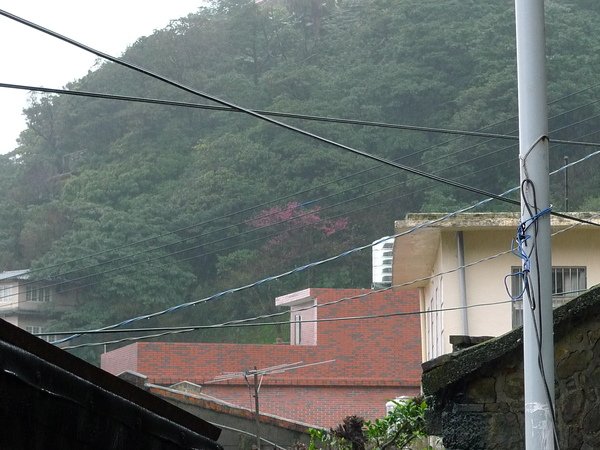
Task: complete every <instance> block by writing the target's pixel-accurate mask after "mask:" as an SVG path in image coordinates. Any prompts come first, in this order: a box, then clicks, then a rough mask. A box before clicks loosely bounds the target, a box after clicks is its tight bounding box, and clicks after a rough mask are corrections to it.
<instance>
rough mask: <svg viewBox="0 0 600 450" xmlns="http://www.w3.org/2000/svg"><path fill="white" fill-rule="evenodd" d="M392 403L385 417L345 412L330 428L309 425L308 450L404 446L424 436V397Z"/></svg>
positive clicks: (357, 449)
mask: <svg viewBox="0 0 600 450" xmlns="http://www.w3.org/2000/svg"><path fill="white" fill-rule="evenodd" d="M394 405H395V406H394V408H393V409H392V410H391V411H390V412H388V414H387V415H386V416H385V417H383V418H380V419H375V420H374V421H364V420H363V419H361V418H360V417H356V416H348V417H346V418H345V419H344V421H343V423H342V424H340V425H338V426H337V427H336V428H333V429H331V430H329V431H325V430H322V429H312V428H311V429H310V430H309V433H310V445H309V450H316V449H318V448H326V449H330V450H361V449H376V450H385V449H387V448H395V449H404V448H408V447H409V446H410V444H411V443H414V442H415V441H416V440H418V439H421V438H423V437H425V436H426V433H425V410H426V409H427V405H426V403H425V400H423V399H422V398H412V399H409V400H407V401H402V402H398V401H394Z"/></svg>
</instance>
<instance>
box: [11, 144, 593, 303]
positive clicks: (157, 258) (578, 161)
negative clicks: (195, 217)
mask: <svg viewBox="0 0 600 450" xmlns="http://www.w3.org/2000/svg"><path fill="white" fill-rule="evenodd" d="M501 150H503V149H501ZM492 153H494V152H492ZM596 154H597V152H596V153H593V154H590V155H588V156H586V157H584V158H582V159H580V160H577V161H574V162H573V163H572V164H570V165H569V166H567V167H571V166H572V165H575V164H579V163H581V162H582V161H584V160H587V159H589V158H591V157H592V156H595V155H596ZM483 156H485V155H483ZM474 159H477V158H474ZM509 161H510V160H509ZM509 161H504V162H502V163H499V164H497V165H502V164H505V163H506V162H509ZM497 165H496V166H497ZM492 167H493V166H492ZM567 167H561V168H560V169H558V170H556V171H554V172H552V173H551V175H554V174H556V173H558V172H560V171H562V170H564V169H566V168H567ZM445 169H449V168H445ZM483 170H489V168H485V169H482V170H480V171H483ZM469 175H472V173H471V174H469ZM402 184H404V182H403V183H399V184H398V185H402ZM398 185H396V186H398ZM387 189H388V188H387V187H386V188H384V189H380V190H379V192H381V191H384V190H387ZM414 192H419V191H413V192H412V193H408V194H404V195H403V196H406V195H411V194H413V193H414ZM375 193H377V191H375ZM372 194H373V192H371V193H368V194H365V195H363V196H359V197H358V198H361V197H366V196H369V195H372ZM401 197H402V196H401ZM397 198H398V197H397ZM397 198H396V199H397ZM355 199H356V198H354V200H355ZM351 200H353V199H350V200H346V201H343V202H340V203H337V204H335V205H332V207H335V206H339V205H340V204H343V203H347V202H348V201H351ZM382 203H383V202H382ZM326 208H328V207H326ZM360 209H365V208H359V210H360ZM351 212H354V211H351ZM346 214H348V213H344V214H341V215H342V216H343V215H346ZM339 216H340V215H338V216H334V217H328V218H326V219H327V220H331V219H332V218H335V217H339ZM300 217H302V215H301V216H297V217H296V218H292V219H290V220H294V219H297V218H300ZM323 220H325V219H323ZM283 222H287V220H284V221H281V222H277V223H275V224H272V225H277V224H280V223H283ZM582 222H586V221H585V220H582ZM587 223H590V224H593V222H587ZM303 227H304V225H301V226H299V227H295V228H293V229H291V230H286V231H288V232H289V231H293V230H297V229H301V228H303ZM261 228H265V227H261ZM256 230H257V229H255V230H249V231H246V232H243V233H239V234H238V235H237V236H236V237H239V236H241V235H244V234H248V233H252V232H254V231H256ZM284 232H285V231H284ZM278 234H280V232H278V233H273V234H270V235H267V236H262V237H259V238H256V239H253V240H250V241H246V242H244V243H240V244H235V245H233V246H229V247H226V248H225V250H226V249H230V248H235V247H238V246H240V245H242V244H247V243H251V242H256V241H259V240H262V239H267V238H269V237H273V236H276V235H278ZM227 239H228V238H222V239H218V240H216V241H212V242H209V243H205V244H203V246H206V245H211V244H214V243H218V242H222V241H224V240H227ZM171 245H174V244H171ZM194 248H199V246H196V247H191V248H186V249H184V250H180V251H178V252H175V253H174V254H179V253H182V252H186V251H190V250H192V249H194ZM151 250H152V249H150V250H148V251H151ZM215 251H216V250H215ZM215 251H212V252H204V253H202V254H200V255H196V256H193V257H190V258H186V259H183V260H181V261H180V262H183V261H186V260H189V259H194V258H197V257H201V256H206V255H209V254H212V253H215ZM219 251H223V249H219ZM169 256H173V254H166V255H161V256H159V257H156V258H152V259H149V260H144V261H140V262H138V263H132V264H129V265H126V266H120V267H118V268H113V269H110V270H108V271H104V272H100V273H95V274H90V275H86V276H83V277H80V278H77V279H75V280H67V281H61V282H58V283H55V284H53V285H59V284H63V283H66V282H73V281H79V280H81V279H85V278H89V277H91V276H97V275H102V274H106V273H110V272H113V271H116V270H123V269H126V268H130V267H132V266H135V265H137V264H141V263H146V262H151V261H155V260H159V259H162V258H165V257H169ZM109 262H110V261H109ZM99 265H101V264H99ZM80 270H83V269H80ZM94 284H96V282H93V283H88V284H85V285H83V286H81V285H80V286H76V287H74V288H70V289H66V290H65V291H69V290H73V289H80V288H83V287H88V286H91V285H94ZM53 285H51V286H53ZM5 297H8V296H5Z"/></svg>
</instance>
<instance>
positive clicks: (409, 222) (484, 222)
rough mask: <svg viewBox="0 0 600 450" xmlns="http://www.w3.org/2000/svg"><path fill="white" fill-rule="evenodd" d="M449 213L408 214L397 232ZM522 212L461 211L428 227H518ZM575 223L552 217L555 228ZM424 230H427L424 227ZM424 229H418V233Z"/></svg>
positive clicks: (589, 214) (592, 214)
mask: <svg viewBox="0 0 600 450" xmlns="http://www.w3.org/2000/svg"><path fill="white" fill-rule="evenodd" d="M447 215H448V214H447V213H410V214H407V215H406V217H405V218H404V220H397V221H396V223H395V228H396V233H399V232H402V231H404V230H408V229H410V228H413V227H415V226H417V225H420V224H422V223H424V222H429V221H433V220H439V219H442V218H444V217H445V216H447ZM568 215H569V216H573V217H575V218H577V219H584V220H591V219H594V218H596V219H597V218H598V213H597V212H569V213H568ZM520 217H521V214H520V213H518V212H480V213H461V214H456V215H454V216H452V217H449V218H448V219H445V220H442V221H440V222H438V223H435V224H433V225H431V226H429V227H427V228H426V229H429V228H433V229H438V228H443V229H450V230H456V231H459V230H467V229H468V230H473V229H516V228H517V226H518V225H519V220H520ZM575 223H579V222H576V221H573V220H569V219H565V218H563V217H556V216H552V217H551V224H552V228H553V229H556V230H558V229H561V228H566V227H569V226H571V225H573V224H575ZM578 226H581V227H589V228H594V226H593V225H591V224H586V223H579V225H578ZM422 230H425V228H423V229H422ZM422 230H417V231H416V233H419V232H421V231H422Z"/></svg>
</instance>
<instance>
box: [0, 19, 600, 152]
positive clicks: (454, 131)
mask: <svg viewBox="0 0 600 450" xmlns="http://www.w3.org/2000/svg"><path fill="white" fill-rule="evenodd" d="M0 14H1V12H0ZM0 88H8V89H22V90H28V91H37V92H46V93H53V94H61V95H69V96H76V97H89V98H97V99H104V100H118V101H128V102H137V103H148V104H155V105H164V106H176V107H185V108H195V109H204V110H211V111H226V112H235V113H245V112H246V111H245V110H244V109H242V108H241V107H233V106H232V107H228V106H215V105H205V104H200V103H192V102H183V101H175V100H164V99H156V98H147V97H136V96H128V95H116V94H106V93H99V92H90V91H73V90H67V89H56V88H45V87H42V86H27V85H21V84H12V83H0ZM215 101H216V100H215ZM599 101H600V100H595V101H592V102H589V103H588V104H586V105H583V106H579V107H577V108H574V109H572V110H570V111H565V112H563V113H560V114H558V115H557V116H553V117H551V118H550V119H553V118H555V117H558V116H560V115H564V114H567V113H569V112H573V111H575V110H577V109H581V108H583V107H585V106H589V105H592V104H594V103H597V102H599ZM248 111H252V112H254V113H256V114H258V115H261V116H266V117H281V118H287V119H301V120H308V121H313V122H327V123H338V124H346V125H359V126H365V127H375V128H390V129H397V130H405V131H420V132H426V133H439V134H453V135H458V136H462V137H465V136H470V137H485V138H491V139H503V140H512V141H518V140H519V137H518V136H517V135H513V134H502V133H490V132H484V131H469V130H458V129H452V128H440V127H426V126H420V125H408V124H396V123H389V122H378V121H370V120H361V119H344V118H340V117H329V116H317V115H310V114H298V113H289V112H281V111H269V110H260V109H248ZM594 117H597V116H593V117H590V118H588V119H584V121H585V120H590V119H591V118H594ZM510 119H512V118H509V119H505V120H504V121H501V122H499V123H502V122H505V121H507V120H510ZM581 122H583V121H581ZM581 122H577V123H575V125H576V124H579V123H581ZM286 125H287V126H289V125H288V124H286ZM567 126H568V125H567ZM563 128H565V127H562V128H559V129H558V130H556V131H560V130H562V129H563ZM552 143H554V144H561V145H578V146H585V147H600V143H598V142H581V141H570V140H564V139H552Z"/></svg>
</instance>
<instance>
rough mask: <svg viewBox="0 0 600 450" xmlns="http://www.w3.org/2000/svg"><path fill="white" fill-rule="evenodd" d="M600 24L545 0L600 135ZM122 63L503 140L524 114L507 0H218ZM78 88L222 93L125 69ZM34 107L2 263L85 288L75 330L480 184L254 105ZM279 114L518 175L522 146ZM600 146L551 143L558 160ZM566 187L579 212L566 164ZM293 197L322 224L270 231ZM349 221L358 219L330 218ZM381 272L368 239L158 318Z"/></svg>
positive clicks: (560, 125)
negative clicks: (347, 253)
mask: <svg viewBox="0 0 600 450" xmlns="http://www.w3.org/2000/svg"><path fill="white" fill-rule="evenodd" d="M599 19H600V6H598V4H597V3H596V2H591V1H589V0H570V1H567V2H555V1H550V2H547V30H548V74H549V95H550V101H551V102H550V105H549V106H550V108H549V109H550V115H551V118H550V129H551V130H552V133H551V137H555V138H562V139H582V140H595V139H596V138H597V133H598V129H597V127H596V126H595V123H596V122H597V120H595V119H594V118H595V117H596V116H597V115H598V113H599V112H600V104H599V103H597V102H596V100H595V98H596V94H597V93H598V90H599V89H600V85H598V82H597V80H596V78H597V77H596V76H595V74H596V73H598V69H599V67H598V64H599V63H598V61H597V58H595V56H596V54H597V53H598V49H599V47H600V37H598V34H597V33H596V32H595V29H596V26H595V25H596V23H597V22H598V20H599ZM122 58H123V59H124V60H126V61H130V62H132V63H135V64H138V65H141V66H144V67H146V68H148V69H150V70H153V71H156V72H157V73H160V74H161V75H163V76H166V77H169V78H170V79H172V80H174V81H177V82H180V83H182V84H184V85H186V86H188V87H190V88H192V89H195V90H198V91H200V92H204V93H207V94H211V95H215V96H218V97H220V98H222V99H226V100H227V101H231V102H234V103H237V104H240V105H242V106H244V107H249V108H257V109H265V110H274V111H283V112H293V113H303V114H308V115H315V116H331V117H344V118H357V119H363V120H369V121H381V122H388V123H403V124H414V125H422V126H431V127H445V128H456V129H469V130H475V129H486V130H489V131H493V132H498V133H515V132H516V127H517V120H516V114H517V92H516V63H515V59H516V58H515V37H514V12H513V5H512V3H511V2H509V1H500V2H498V1H491V0H488V1H484V2H481V1H475V0H466V1H465V0H450V1H446V2H423V1H417V0H401V1H398V0H366V1H358V0H344V1H337V0H327V1H316V0H271V1H264V2H259V3H257V2H254V1H252V0H214V1H212V2H210V3H208V4H207V6H205V7H203V8H201V9H199V10H198V12H197V13H196V14H190V15H188V16H187V17H183V18H181V19H179V20H176V21H173V22H171V23H170V24H169V26H167V27H166V28H164V29H162V30H157V31H155V32H154V33H153V34H152V35H150V36H148V37H145V38H140V39H139V40H138V41H136V42H135V43H133V44H132V45H131V46H130V47H129V48H128V49H127V51H126V52H125V53H124V54H123V55H122ZM68 87H69V88H70V89H74V90H89V91H97V92H106V93H111V94H124V95H137V96H144V97H151V98H164V99H170V100H180V101H188V102H197V103H204V104H207V105H214V103H213V102H211V101H209V100H208V99H207V98H205V97H206V96H204V97H199V96H195V95H192V94H190V93H187V92H184V91H182V90H178V89H177V88H175V87H174V86H170V85H167V84H165V83H162V82H160V81H158V80H156V79H152V78H150V77H147V76H144V75H142V74H139V73H136V72H133V71H130V70H128V69H126V68H124V67H122V66H119V65H117V64H114V63H99V64H98V65H97V67H96V68H95V69H94V70H92V71H90V72H89V73H88V74H87V75H86V76H85V77H83V78H81V79H80V80H75V81H73V82H72V83H70V84H69V86H68ZM25 113H26V116H27V123H28V127H27V129H26V130H25V131H24V132H23V133H22V135H21V137H20V141H19V142H20V144H19V147H18V148H17V149H16V150H15V152H14V153H13V154H12V155H9V156H5V157H2V158H0V188H1V190H2V193H3V195H2V196H0V205H1V207H0V224H1V225H2V226H0V264H1V265H2V267H3V268H6V269H14V268H22V267H27V266H30V265H31V267H33V268H35V269H36V272H35V273H36V274H37V276H39V277H41V278H42V277H51V278H53V279H55V280H56V281H57V282H60V283H63V287H64V288H65V289H73V290H77V293H78V294H77V295H78V297H79V298H80V299H81V303H82V307H81V308H78V309H77V311H74V312H73V313H71V314H70V315H69V316H66V317H65V318H64V321H63V323H62V325H63V326H78V327H79V326H81V327H85V326H90V327H91V326H97V325H105V324H107V323H110V322H112V321H116V320H120V319H122V318H125V317H128V316H130V315H135V314H139V313H141V312H149V311H153V310H157V309H161V308H164V307H167V306H169V305H173V304H177V303H181V302H183V301H187V300H189V299H194V298H202V297H203V296H209V295H210V294H213V293H215V292H217V291H218V290H224V289H228V288H231V287H235V286H236V285H243V284H245V283H249V282H251V281H254V280H257V279H259V278H261V277H264V276H268V275H273V274H275V273H280V272H282V271H284V270H289V269H292V268H293V267H296V266H299V265H303V264H306V263H307V262H310V261H315V260H319V259H323V258H326V257H328V256H331V255H333V254H336V253H337V252H341V251H343V250H346V249H348V248H351V247H354V246H357V245H363V244H365V243H368V242H372V241H374V240H375V239H377V238H379V237H381V236H383V235H389V234H391V233H392V230H393V221H394V220H395V219H397V218H399V217H402V216H403V215H404V214H405V213H406V212H410V211H420V210H422V211H450V210H453V209H455V208H458V207H460V206H463V205H466V204H470V203H472V202H474V201H475V200H477V199H478V198H477V197H476V196H475V195H473V194H471V193H466V192H462V191H459V190H456V189H454V188H450V187H447V186H441V185H439V184H436V183H433V182H431V181H427V180H422V179H419V178H417V177H415V176H413V175H408V174H406V173H403V172H401V171H398V170H395V169H392V168H390V167H384V166H378V165H377V164H375V163H373V162H372V161H369V160H367V159H365V158H362V157H360V156H357V155H353V154H350V153H348V152H345V151H343V150H340V149H338V148H334V147H333V146H329V145H326V144H323V143H318V142H316V141H315V140H313V139H310V138H308V137H304V136H301V135H299V134H297V133H292V132H289V131H286V130H283V129H282V128H280V127H277V126H275V125H273V124H268V123H265V122H261V121H259V120H257V119H255V118H251V117H248V116H247V115H245V114H243V113H240V112H224V111H210V110H203V109H189V108H179V107H172V106H168V107H167V106H159V105H149V104H141V103H133V102H123V101H116V100H104V99H90V98H80V97H71V96H66V95H60V96H57V95H51V96H48V95H34V96H32V100H31V104H30V106H29V107H28V108H27V110H26V111H25ZM280 120H282V121H285V122H288V123H289V124H291V125H294V126H299V127H301V128H304V129H306V130H308V131H310V132H312V133H316V134H319V135H322V136H324V137H326V138H328V139H331V140H335V141H339V142H341V143H344V144H346V145H349V146H353V147H355V148H358V149H360V150H364V151H367V152H370V153H373V154H375V155H378V156H382V157H385V158H390V159H394V160H398V161H400V162H402V163H403V164H407V165H410V166H417V167H419V168H421V169H423V170H426V171H430V172H434V173H437V174H439V175H441V176H443V177H448V178H452V179H456V180H460V181H461V182H463V183H466V184H471V185H474V186H477V187H479V188H482V189H487V190H490V191H493V192H496V193H499V192H502V191H504V190H505V189H507V188H509V187H512V186H514V185H515V184H516V183H517V180H518V168H517V154H518V150H517V147H516V145H514V144H513V143H511V142H506V141H499V140H493V139H483V138H465V137H462V138H461V137H452V136H446V135H440V134H434V133H422V132H419V133H417V132H413V131H401V130H396V129H389V128H374V127H366V126H356V125H342V124H333V123H324V122H308V121H300V120H294V119H288V118H282V119H280ZM589 151H590V149H586V148H585V147H566V146H558V145H554V146H552V148H551V168H552V169H556V168H558V167H560V166H561V165H562V164H563V161H564V157H565V156H568V157H569V158H570V161H573V160H575V159H577V158H580V157H582V156H583V155H585V154H586V152H589ZM597 165H598V162H597V161H596V160H594V159H590V160H589V161H588V162H586V163H585V164H582V165H578V166H576V167H574V168H572V169H570V171H569V179H570V180H571V181H570V202H571V203H570V206H571V209H576V208H596V207H597V205H598V195H597V193H596V192H595V191H596V190H597V186H598V183H599V182H600V179H599V177H600V171H598V170H597ZM551 189H552V197H553V203H555V205H562V204H563V201H562V192H563V190H564V181H563V177H562V176H554V177H553V178H552V184H551ZM290 203H293V204H296V205H305V206H303V208H305V209H306V210H307V211H309V212H310V211H312V212H314V213H315V215H316V216H318V220H317V221H316V222H314V223H308V224H307V223H305V224H304V225H306V226H302V225H303V224H302V223H298V222H297V218H296V219H294V220H290V221H289V222H284V223H276V222H279V221H276V222H272V223H265V224H263V225H265V226H256V221H257V217H259V215H260V214H261V211H262V212H263V213H264V212H265V211H279V212H280V213H281V212H285V211H286V205H288V204H290ZM486 207H487V208H489V209H491V210H504V209H506V208H507V206H506V205H503V204H500V203H498V202H494V203H491V204H489V205H487V206H486ZM276 215H277V214H274V216H276ZM307 217H308V216H307ZM292 219H293V218H292ZM341 219H343V220H347V226H346V227H345V228H344V229H343V230H339V232H336V233H331V234H327V232H324V231H323V230H324V229H326V225H327V224H329V225H331V224H335V223H338V224H339V222H336V221H339V220H341ZM295 220H296V223H294V221H295ZM157 236H158V237H157ZM274 239H275V240H276V239H280V240H279V241H274ZM90 255H92V256H90ZM44 268H46V269H45V270H42V269H44ZM38 269H39V271H38ZM369 271H370V254H369V252H368V251H365V252H363V253H361V254H357V255H354V256H352V257H348V258H345V259H342V260H339V261H336V262H335V263H330V264H327V265H323V266H320V267H319V268H318V269H312V270H308V271H305V272H303V273H299V274H296V275H294V276H290V277H286V278H284V279H281V280H279V281H277V282H274V283H271V284H268V285H267V284H265V285H263V286H260V287H259V288H255V289H252V290H250V291H248V293H247V295H246V294H238V295H232V296H231V298H230V299H227V300H225V299H220V300H218V301H214V302H210V304H206V305H202V306H198V307H195V308H193V309H192V310H190V312H189V313H185V314H183V313H182V314H180V315H172V316H165V317H164V318H162V319H161V320H162V321H163V323H171V324H181V323H187V322H189V321H196V322H203V323H209V322H214V321H218V320H223V321H225V320H227V319H228V318H241V317H243V316H244V315H253V314H262V313H264V312H269V311H273V310H274V306H273V304H272V303H273V297H274V296H275V295H280V294H284V293H287V292H290V291H292V290H295V289H302V288H305V287H308V286H332V287H336V286H338V287H368V286H369V284H370V280H369ZM257 330H259V331H248V332H242V331H236V332H233V331H229V332H227V333H228V334H225V333H226V332H223V334H219V333H216V332H210V333H209V332H206V333H203V334H198V335H194V336H186V338H187V339H193V338H198V339H200V338H202V339H216V338H217V337H218V338H224V337H229V338H231V339H236V340H243V339H245V336H246V337H247V336H252V338H253V339H260V337H261V336H262V338H263V339H264V340H265V341H269V342H270V341H271V340H273V339H274V337H275V336H276V335H281V333H282V332H285V330H284V329H275V331H273V330H272V329H269V330H270V331H268V330H267V329H257ZM282 330H283V331H282Z"/></svg>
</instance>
